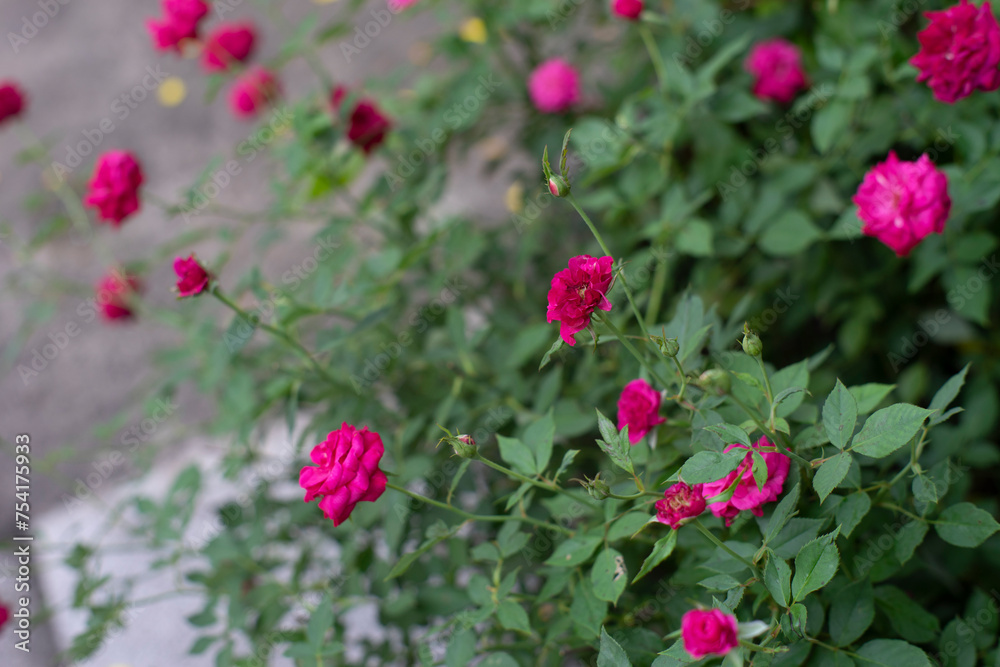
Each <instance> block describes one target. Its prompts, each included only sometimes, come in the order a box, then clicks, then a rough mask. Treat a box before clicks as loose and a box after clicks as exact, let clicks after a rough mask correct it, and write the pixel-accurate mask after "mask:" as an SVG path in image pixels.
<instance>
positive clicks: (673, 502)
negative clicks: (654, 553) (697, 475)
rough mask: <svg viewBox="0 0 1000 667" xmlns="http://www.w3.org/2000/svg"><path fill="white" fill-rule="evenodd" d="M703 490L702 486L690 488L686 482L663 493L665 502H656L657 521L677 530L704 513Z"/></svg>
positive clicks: (696, 485)
mask: <svg viewBox="0 0 1000 667" xmlns="http://www.w3.org/2000/svg"><path fill="white" fill-rule="evenodd" d="M701 489H702V485H701V484H695V485H694V486H688V485H687V484H685V483H684V482H677V483H676V484H674V485H673V486H671V487H670V488H669V489H667V490H666V491H664V492H663V500H657V501H656V520H657V521H659V522H660V523H664V524H666V525H668V526H670V527H671V528H673V529H674V530H677V529H678V528H680V527H681V526H682V525H683V524H684V523H686V522H687V520H688V519H693V518H694V517H696V516H698V515H699V514H701V513H702V512H704V511H705V496H703V495H702V494H701Z"/></svg>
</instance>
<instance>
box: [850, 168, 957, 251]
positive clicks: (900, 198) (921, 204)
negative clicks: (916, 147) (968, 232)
mask: <svg viewBox="0 0 1000 667" xmlns="http://www.w3.org/2000/svg"><path fill="white" fill-rule="evenodd" d="M852 201H853V202H854V203H855V205H857V207H858V217H859V218H860V219H861V220H862V222H863V223H864V224H863V225H862V226H861V231H862V232H863V233H864V234H867V235H868V236H874V237H875V238H877V239H878V240H879V241H881V242H882V243H884V244H886V245H887V246H889V247H890V248H892V249H893V251H894V252H895V253H896V255H897V256H899V257H905V256H906V255H908V254H909V253H910V251H911V250H913V248H914V247H915V246H916V245H917V244H918V243H920V242H921V241H922V240H923V238H924V237H925V236H927V235H928V234H931V233H935V234H940V233H941V232H943V231H944V225H945V223H946V222H947V221H948V214H949V213H950V212H951V198H950V197H949V196H948V177H947V176H945V175H944V173H943V172H941V171H939V170H938V169H937V168H936V167H935V166H934V163H933V162H931V160H930V158H929V157H927V155H926V154H924V155H921V156H920V159H919V160H917V161H916V162H903V161H901V160H899V159H898V158H897V157H896V153H894V152H890V153H889V157H888V158H887V159H886V161H885V162H880V163H879V164H877V165H875V166H874V167H872V168H871V170H870V171H869V172H868V173H867V174H865V178H864V180H863V181H862V182H861V185H860V187H858V192H857V194H855V195H854V197H853V198H852Z"/></svg>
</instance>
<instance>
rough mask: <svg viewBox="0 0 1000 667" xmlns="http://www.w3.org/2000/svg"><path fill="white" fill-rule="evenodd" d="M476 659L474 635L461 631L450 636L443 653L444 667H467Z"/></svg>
mask: <svg viewBox="0 0 1000 667" xmlns="http://www.w3.org/2000/svg"><path fill="white" fill-rule="evenodd" d="M474 657H476V634H475V633H474V632H473V631H472V630H462V631H461V632H456V633H455V634H453V635H452V636H451V641H449V642H448V649H447V651H446V652H445V657H444V664H445V667H467V665H468V664H469V663H470V662H472V659H473V658H474Z"/></svg>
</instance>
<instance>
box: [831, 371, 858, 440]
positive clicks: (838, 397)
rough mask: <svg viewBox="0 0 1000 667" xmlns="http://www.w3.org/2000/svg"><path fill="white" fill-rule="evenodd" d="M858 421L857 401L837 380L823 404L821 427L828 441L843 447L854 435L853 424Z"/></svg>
mask: <svg viewBox="0 0 1000 667" xmlns="http://www.w3.org/2000/svg"><path fill="white" fill-rule="evenodd" d="M857 421H858V403H857V401H855V400H854V397H853V396H851V392H849V391H848V390H847V387H845V386H844V385H843V383H842V382H841V381H840V380H837V384H836V386H835V387H834V388H833V391H831V392H830V395H829V396H827V397H826V402H825V403H824V404H823V427H824V428H825V429H826V435H827V437H829V438H830V442H831V443H832V444H833V445H835V446H836V447H837V449H843V448H844V447H846V446H847V443H848V442H849V441H850V439H851V436H852V435H854V424H855V423H856V422H857Z"/></svg>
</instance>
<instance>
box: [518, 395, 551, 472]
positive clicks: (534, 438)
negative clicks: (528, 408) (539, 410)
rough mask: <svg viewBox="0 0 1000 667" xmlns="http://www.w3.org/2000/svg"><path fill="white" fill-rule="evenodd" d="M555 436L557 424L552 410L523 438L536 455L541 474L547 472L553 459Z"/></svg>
mask: <svg viewBox="0 0 1000 667" xmlns="http://www.w3.org/2000/svg"><path fill="white" fill-rule="evenodd" d="M555 434H556V422H555V419H554V418H553V417H552V409H551V408H550V409H549V411H548V413H547V414H546V415H545V416H544V417H542V418H541V419H539V420H538V421H536V422H534V423H533V424H532V425H531V426H529V427H528V428H527V429H525V431H524V435H522V436H521V441H522V442H524V444H525V446H527V448H528V449H529V450H530V451H532V452H534V453H535V470H537V471H539V472H541V471H543V470H545V468H546V467H547V466H548V465H549V459H550V458H552V438H553V437H555Z"/></svg>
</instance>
